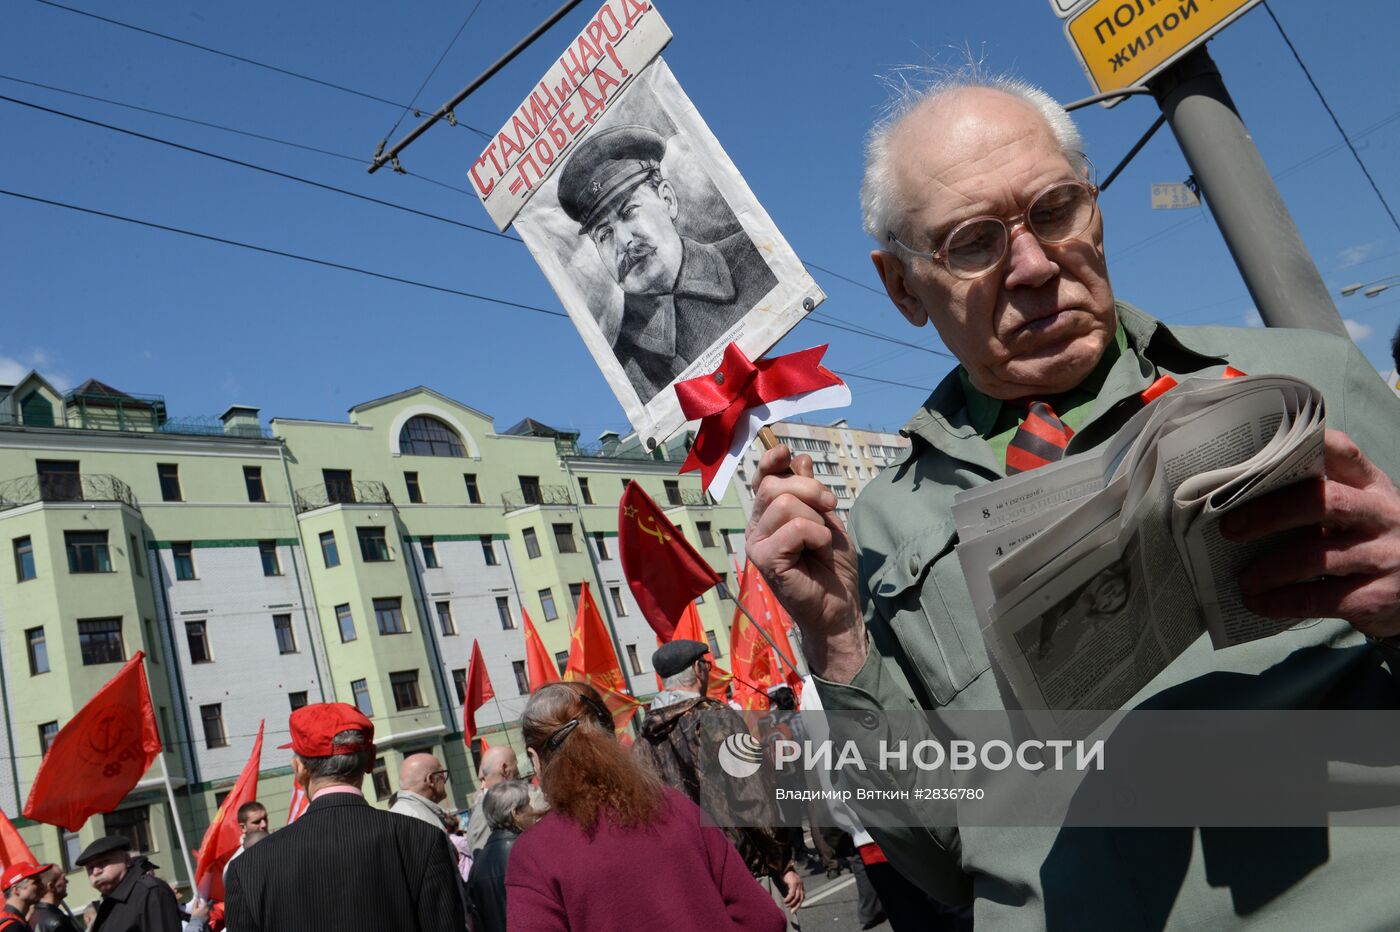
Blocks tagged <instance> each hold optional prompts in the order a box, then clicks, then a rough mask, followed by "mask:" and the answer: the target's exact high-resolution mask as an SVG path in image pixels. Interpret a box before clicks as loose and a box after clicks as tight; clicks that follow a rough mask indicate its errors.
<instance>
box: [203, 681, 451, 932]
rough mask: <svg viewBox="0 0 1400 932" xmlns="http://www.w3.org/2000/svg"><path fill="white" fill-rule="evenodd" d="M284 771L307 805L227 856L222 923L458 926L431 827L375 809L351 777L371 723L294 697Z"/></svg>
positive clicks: (266, 931)
mask: <svg viewBox="0 0 1400 932" xmlns="http://www.w3.org/2000/svg"><path fill="white" fill-rule="evenodd" d="M289 726H290V730H291V733H292V740H291V742H290V743H289V744H284V745H282V747H284V748H287V747H289V748H291V749H292V752H293V756H292V779H293V780H294V781H295V782H296V784H297V785H298V786H300V787H302V788H303V789H304V790H305V791H306V795H307V797H308V798H309V799H310V800H311V805H310V806H309V807H308V808H307V810H306V813H305V814H304V815H303V816H302V817H301V818H299V819H297V820H296V821H295V822H293V823H292V824H291V825H289V826H287V827H286V828H284V829H282V830H281V831H280V832H276V833H274V834H272V835H269V836H268V837H267V838H265V839H264V840H263V841H261V842H259V843H258V844H257V846H256V847H253V848H249V849H248V850H247V851H245V852H244V854H243V856H242V857H240V858H239V859H238V860H236V861H234V862H232V863H231V864H230V865H229V871H228V877H227V878H226V879H225V882H224V885H225V888H226V891H227V893H228V900H227V917H228V927H229V928H230V929H232V930H234V932H274V930H290V929H394V930H399V932H415V930H416V932H449V930H450V932H461V930H462V929H463V928H464V927H465V926H466V915H465V913H464V911H463V909H462V901H461V897H460V896H459V894H458V885H459V879H458V876H457V870H456V866H455V865H454V864H453V863H452V855H451V854H450V853H449V852H448V849H447V846H446V845H444V844H443V843H442V831H441V829H437V828H434V827H433V826H431V825H428V824H427V823H426V822H420V821H419V820H417V819H405V818H403V817H401V816H397V815H394V814H392V813H389V812H385V811H384V810H382V809H376V808H375V807H373V806H371V805H370V804H369V803H367V802H366V801H365V797H364V793H363V792H362V791H361V789H360V786H361V784H362V783H363V782H364V778H365V774H366V773H368V772H369V770H370V768H371V767H373V765H374V725H373V724H372V723H371V722H370V720H369V719H367V718H365V716H364V715H362V714H360V711H359V710H358V709H356V708H355V707H354V706H351V705H346V704H345V703H343V702H326V703H317V704H316V705H308V706H303V707H302V708H300V709H297V710H296V711H295V712H293V713H292V717H291V720H290V722H289Z"/></svg>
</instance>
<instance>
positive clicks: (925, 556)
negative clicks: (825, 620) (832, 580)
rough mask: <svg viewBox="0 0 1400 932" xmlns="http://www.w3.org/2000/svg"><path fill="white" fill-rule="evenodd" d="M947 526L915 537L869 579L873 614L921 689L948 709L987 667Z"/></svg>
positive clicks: (975, 617) (977, 628)
mask: <svg viewBox="0 0 1400 932" xmlns="http://www.w3.org/2000/svg"><path fill="white" fill-rule="evenodd" d="M957 542H958V538H957V534H956V532H954V531H952V530H950V529H949V528H948V527H946V526H945V527H940V528H938V529H936V530H933V531H929V532H927V533H926V534H924V535H923V536H921V537H916V538H913V539H911V540H909V541H907V542H906V543H905V544H904V546H902V547H900V548H899V550H898V551H896V552H895V554H894V555H893V556H892V557H890V558H889V559H888V560H887V561H886V562H885V565H884V567H882V568H881V570H880V572H879V573H878V574H876V576H875V577H874V578H873V579H872V580H871V584H870V592H871V596H872V598H873V599H874V602H875V609H876V613H877V615H878V616H879V617H880V618H883V619H885V620H886V621H887V622H888V624H889V625H890V628H891V630H892V632H893V634H894V636H895V638H896V639H897V640H898V642H899V643H900V645H901V646H902V647H903V648H904V652H905V654H906V655H907V656H908V658H909V661H910V663H912V665H913V667H914V669H915V670H916V671H917V672H918V674H919V676H920V678H921V679H922V680H923V683H924V688H925V690H926V691H927V692H928V693H929V695H931V696H932V697H933V699H934V700H935V701H936V702H937V703H938V704H939V705H940V706H943V705H947V704H948V703H949V702H951V701H952V699H953V697H954V696H956V695H957V694H958V693H959V692H961V691H962V689H963V688H964V687H965V686H967V684H969V683H971V682H972V681H973V680H975V679H976V678H977V677H978V676H980V675H981V674H982V673H983V672H984V671H986V669H987V668H988V666H990V663H989V661H988V659H987V651H986V648H985V647H984V646H983V643H982V633H981V631H980V630H979V627H978V623H977V615H976V613H975V612H974V611H973V608H972V596H971V595H970V594H969V593H968V591H967V582H966V581H965V580H964V579H963V574H962V567H961V566H960V565H959V564H958V557H957V554H956V553H955V552H954V551H953V547H954V545H956V544H957Z"/></svg>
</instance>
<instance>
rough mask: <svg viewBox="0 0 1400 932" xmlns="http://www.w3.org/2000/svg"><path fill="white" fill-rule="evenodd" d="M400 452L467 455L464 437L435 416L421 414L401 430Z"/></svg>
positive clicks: (409, 420) (420, 454)
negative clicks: (463, 443)
mask: <svg viewBox="0 0 1400 932" xmlns="http://www.w3.org/2000/svg"><path fill="white" fill-rule="evenodd" d="M399 452H400V453H406V454H409V455H413V456H466V455H467V454H466V452H465V451H464V450H463V449H462V438H461V437H458V436H457V432H456V431H454V430H453V429H452V428H450V427H448V426H447V425H446V424H444V423H443V422H442V421H439V420H438V419H437V418H435V417H429V416H428V415H426V414H419V415H416V416H414V417H411V418H409V419H408V421H407V422H405V423H404V425H403V430H401V431H399Z"/></svg>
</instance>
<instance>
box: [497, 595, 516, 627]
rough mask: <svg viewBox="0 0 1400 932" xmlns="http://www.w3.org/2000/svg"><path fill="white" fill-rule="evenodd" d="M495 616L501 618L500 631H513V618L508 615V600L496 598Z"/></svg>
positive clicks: (500, 596) (501, 596)
mask: <svg viewBox="0 0 1400 932" xmlns="http://www.w3.org/2000/svg"><path fill="white" fill-rule="evenodd" d="M496 614H497V615H500V616H501V630H502V631H512V630H514V629H515V616H514V615H512V614H511V613H510V599H508V598H507V597H505V596H503V595H498V596H496Z"/></svg>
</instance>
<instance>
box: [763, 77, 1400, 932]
mask: <svg viewBox="0 0 1400 932" xmlns="http://www.w3.org/2000/svg"><path fill="white" fill-rule="evenodd" d="M1082 148H1083V147H1082V143H1081V141H1080V138H1079V134H1078V132H1077V131H1076V130H1075V128H1074V124H1073V122H1072V121H1071V120H1070V118H1069V116H1068V115H1067V114H1066V113H1065V112H1064V110H1063V109H1062V108H1060V107H1059V106H1058V105H1057V104H1056V103H1055V102H1054V101H1053V100H1052V99H1051V98H1050V97H1049V96H1048V95H1046V94H1045V93H1044V92H1042V91H1040V90H1038V89H1036V88H1034V87H1031V86H1030V85H1028V84H1025V83H1024V82H1021V81H1018V80H1012V79H1006V78H1001V77H983V76H980V75H977V74H975V73H963V74H959V75H956V76H954V77H952V78H949V79H946V80H943V81H940V82H938V83H936V84H934V85H933V86H931V87H930V88H928V89H926V90H924V91H911V92H910V93H909V94H908V95H907V96H906V97H905V98H904V99H903V100H902V101H900V102H899V104H898V105H897V106H896V107H895V108H894V109H893V111H892V112H891V114H890V116H889V117H888V118H887V119H885V120H882V121H881V122H880V123H879V124H878V125H877V126H876V127H875V128H874V130H873V131H872V133H871V135H870V138H869V143H868V148H867V162H866V173H865V181H864V185H863V187H862V191H861V202H862V207H863V211H864V220H865V227H866V231H867V232H868V233H869V234H870V235H871V236H872V237H873V238H874V240H875V243H876V248H875V250H874V251H873V253H872V260H873V262H874V264H875V268H876V271H877V272H878V273H879V275H880V278H881V280H882V282H883V283H884V286H885V290H886V291H887V292H888V294H889V297H890V300H891V301H892V302H893V304H894V305H895V307H896V308H897V309H898V310H899V312H900V314H901V315H902V316H903V317H904V318H905V319H906V320H907V321H908V322H909V323H910V324H913V325H914V326H919V327H921V326H923V325H925V324H928V323H932V324H933V325H934V327H935V329H936V330H937V331H938V335H939V337H940V338H941V339H942V341H943V343H944V344H945V345H946V346H947V347H948V348H949V349H950V350H952V352H953V353H954V354H955V355H956V356H957V359H958V363H959V365H958V366H957V367H956V368H955V369H954V371H953V372H951V373H949V374H948V376H947V377H946V378H944V379H943V380H942V382H941V383H940V384H939V385H938V386H937V388H935V389H934V391H933V394H932V395H931V396H930V397H929V399H928V400H927V401H926V402H925V403H924V404H923V405H922V406H921V407H920V409H919V410H918V411H917V412H916V413H915V414H914V417H913V419H912V420H910V421H909V423H908V424H907V425H906V426H905V428H904V434H905V435H906V436H908V437H909V438H910V439H911V441H912V446H911V450H910V452H909V454H908V455H907V456H906V458H905V459H904V461H903V462H901V463H899V464H897V465H895V466H893V467H891V468H889V469H886V470H885V471H884V472H883V473H882V474H881V475H880V477H879V478H878V479H877V480H876V481H875V482H874V483H872V484H871V485H870V486H869V487H867V489H866V490H865V491H864V492H863V493H862V495H861V497H860V499H859V500H858V501H857V503H856V505H855V508H854V511H853V514H852V524H851V527H850V528H849V529H848V528H847V527H846V526H845V525H843V523H842V521H841V520H840V518H839V517H837V516H836V513H835V508H836V504H837V503H836V500H835V498H834V497H833V496H832V495H831V493H830V492H829V491H828V490H827V489H826V487H825V486H824V485H822V484H821V483H820V482H819V481H817V480H816V479H815V478H814V477H813V474H812V464H811V460H810V458H808V457H805V456H797V457H794V456H792V454H791V453H790V452H789V451H788V450H787V449H786V448H784V447H778V448H776V449H773V450H770V451H768V452H767V453H766V454H765V455H764V457H763V460H762V462H761V464H760V469H759V471H758V473H757V476H756V478H755V500H754V508H753V514H752V519H751V523H750V525H749V528H748V534H747V538H746V543H747V550H748V554H749V557H750V559H752V560H753V561H754V562H755V564H756V565H757V566H758V567H759V568H760V569H761V570H762V572H763V573H764V575H765V576H766V577H767V578H768V580H769V582H770V583H771V584H772V586H773V590H774V592H775V593H776V594H777V595H778V597H779V599H780V600H781V601H782V602H783V604H784V606H785V607H786V608H787V610H788V611H789V612H790V613H791V615H792V617H793V618H794V620H796V622H797V623H798V624H799V626H800V627H801V630H802V634H803V638H802V642H803V650H804V652H805V654H806V656H807V659H808V662H809V664H810V665H811V668H812V670H813V672H814V673H815V674H816V676H817V688H818V690H819V691H820V694H821V697H822V702H823V704H824V705H825V707H826V708H827V709H829V710H853V711H858V712H860V713H861V715H860V716H857V718H859V719H862V720H864V721H865V722H867V723H868V726H867V727H868V728H869V730H870V734H872V735H874V734H877V733H879V731H880V724H879V723H880V721H881V720H882V719H881V717H880V716H879V715H878V714H872V713H880V712H883V711H886V710H889V711H896V710H903V711H906V712H909V711H917V710H920V709H924V710H933V709H949V710H985V709H991V710H999V709H1001V708H1002V707H1003V699H1002V695H1001V692H1000V690H999V689H998V687H997V684H996V682H995V679H994V676H993V674H992V673H991V672H990V666H991V665H990V662H989V659H988V656H987V651H986V649H985V647H984V645H983V642H982V637H981V632H980V630H979V625H978V621H977V615H976V612H975V610H974V606H973V603H972V596H971V595H970V594H969V589H968V585H967V581H966V580H965V579H964V577H963V574H962V571H961V569H960V567H959V563H958V560H957V557H956V554H955V552H954V548H955V546H956V545H957V543H958V536H957V531H956V528H955V526H954V523H953V520H952V517H951V515H950V506H951V503H952V499H953V496H954V495H955V494H956V493H957V492H958V491H959V490H961V489H965V488H970V487H973V486H977V485H981V484H984V483H987V482H992V481H995V480H996V479H999V478H1001V477H1003V476H1005V475H1008V474H1010V473H1014V472H1021V471H1027V470H1030V469H1033V468H1035V467H1036V466H1038V465H1043V464H1045V463H1046V462H1051V461H1054V460H1055V459H1058V458H1059V457H1061V456H1063V455H1065V454H1072V453H1075V452H1078V451H1081V450H1089V449H1091V448H1093V447H1095V446H1098V445H1100V444H1102V443H1104V442H1105V441H1106V440H1107V439H1108V438H1110V437H1112V436H1113V435H1114V433H1115V432H1116V431H1117V430H1119V428H1121V427H1122V426H1123V424H1124V423H1125V422H1126V421H1127V419H1128V418H1130V417H1131V416H1132V415H1133V414H1134V413H1136V412H1137V411H1138V410H1140V409H1141V408H1142V405H1143V404H1144V403H1145V400H1144V398H1143V395H1142V393H1143V391H1144V390H1145V389H1147V388H1148V387H1149V386H1151V385H1153V384H1154V383H1155V382H1157V381H1158V380H1159V379H1161V378H1162V377H1164V376H1172V377H1174V378H1175V379H1178V380H1180V379H1184V378H1186V377H1188V376H1192V375H1199V376H1207V377H1211V376H1220V375H1222V374H1223V373H1224V372H1225V370H1226V368H1227V366H1233V367H1234V368H1235V369H1237V370H1240V371H1243V372H1246V373H1253V374H1263V373H1270V372H1284V373H1289V374H1292V375H1296V376H1298V377H1301V378H1304V379H1306V380H1307V381H1309V382H1311V383H1312V384H1313V385H1315V386H1316V387H1317V388H1318V389H1319V390H1320V391H1321V392H1322V393H1323V395H1324V396H1325V398H1326V400H1327V414H1328V421H1329V425H1330V427H1331V428H1334V429H1331V430H1329V431H1328V432H1327V436H1326V447H1325V456H1326V466H1327V477H1326V479H1319V480H1309V481H1306V482H1304V483H1300V484H1297V485H1294V486H1291V487H1288V488H1285V489H1283V490H1281V491H1279V492H1275V493H1273V494H1271V495H1268V496H1265V497H1263V498H1261V499H1259V500H1258V501H1256V502H1254V503H1251V504H1249V505H1247V506H1245V507H1243V508H1241V509H1239V510H1237V511H1236V512H1234V514H1233V516H1232V519H1230V520H1227V522H1226V523H1225V525H1224V532H1225V533H1226V535H1227V536H1230V537H1233V538H1236V539H1257V538H1263V537H1266V536H1269V535H1272V534H1275V533H1277V532H1280V531H1285V530H1293V531H1296V532H1297V533H1295V534H1293V535H1292V536H1290V537H1287V538H1282V539H1280V540H1279V541H1278V543H1277V545H1276V546H1274V547H1273V548H1272V550H1271V552H1270V553H1269V556H1268V558H1267V559H1266V560H1263V561H1261V562H1259V563H1257V564H1255V565H1253V566H1250V567H1248V568H1246V569H1245V570H1244V571H1243V574H1242V576H1241V577H1240V586H1241V591H1242V592H1243V593H1244V597H1245V600H1246V604H1247V605H1248V607H1249V608H1250V609H1251V610H1253V611H1254V612H1256V613H1258V614H1262V615H1268V616H1275V617H1285V618H1299V619H1313V620H1312V621H1309V622H1306V623H1304V624H1300V625H1298V626H1296V627H1294V628H1292V629H1290V630H1288V631H1286V632H1284V633H1282V634H1279V635H1277V636H1274V637H1269V638H1263V639H1261V640H1257V641H1254V642H1251V643H1248V644H1244V645H1239V646H1235V647H1231V648H1229V649H1228V650H1221V651H1215V650H1212V649H1211V645H1210V643H1209V639H1207V638H1204V637H1202V638H1198V639H1197V640H1196V641H1195V642H1194V643H1193V644H1192V645H1191V646H1190V647H1189V648H1188V649H1187V650H1186V651H1185V652H1184V653H1183V654H1182V655H1181V656H1179V657H1178V658H1177V659H1176V660H1175V661H1173V662H1172V663H1171V664H1170V665H1169V666H1168V667H1167V668H1166V669H1165V670H1164V671H1163V672H1162V673H1161V674H1159V675H1158V676H1157V677H1156V679H1154V680H1153V681H1152V682H1151V683H1149V684H1148V685H1147V686H1146V687H1145V688H1144V689H1143V690H1142V691H1141V692H1140V693H1139V694H1138V695H1137V696H1136V697H1134V698H1133V699H1132V700H1131V701H1130V702H1129V703H1128V704H1127V706H1126V707H1129V708H1132V707H1136V706H1138V705H1142V704H1144V703H1148V704H1151V705H1153V706H1155V707H1158V708H1195V709H1211V708H1227V709H1238V708H1272V709H1279V708H1283V709H1288V708H1302V709H1310V708H1328V707H1333V706H1337V707H1343V708H1346V707H1358V706H1359V707H1362V708H1375V707H1378V708H1396V707H1400V693H1397V690H1396V686H1395V683H1394V681H1393V680H1392V679H1391V675H1390V674H1389V673H1387V672H1386V671H1385V670H1384V668H1383V667H1382V666H1381V662H1382V661H1383V660H1387V661H1393V659H1394V657H1395V654H1394V653H1393V651H1392V648H1391V642H1390V641H1388V640H1387V639H1389V638H1393V637H1394V636H1396V635H1400V492H1397V490H1396V487H1395V484H1394V482H1393V481H1392V478H1391V477H1393V476H1396V475H1400V405H1396V404H1395V399H1394V397H1393V396H1391V395H1390V394H1389V392H1388V391H1387V390H1386V387H1385V385H1384V384H1383V383H1382V382H1381V380H1380V379H1378V378H1377V377H1376V373H1375V370H1374V368H1373V367H1372V366H1371V365H1370V364H1369V363H1368V362H1367V361H1366V360H1365V358H1364V357H1362V355H1361V354H1360V353H1359V352H1358V351H1357V349H1356V347H1355V346H1353V345H1352V344H1351V343H1349V342H1347V341H1345V340H1343V339H1339V338H1337V337H1332V336H1327V335H1323V334H1319V333H1314V332H1311V331H1303V330H1257V329H1255V330H1238V329H1230V328H1223V327H1177V326H1170V327H1169V326H1167V325H1166V324H1164V323H1162V322H1161V321H1159V320H1156V319H1154V318H1152V317H1150V316H1149V315H1148V314H1146V313H1144V312H1143V311H1140V310H1138V309H1137V308H1135V307H1133V306H1131V305H1129V304H1127V303H1125V302H1123V301H1121V300H1119V299H1118V298H1117V296H1116V295H1115V294H1114V290H1113V287H1112V285H1111V284H1110V281H1109V275H1108V263H1107V261H1106V259H1105V254H1104V218H1103V216H1102V215H1101V214H1100V212H1099V210H1098V190H1097V188H1096V187H1095V183H1094V176H1093V173H1092V170H1091V168H1090V166H1089V163H1088V160H1087V159H1086V158H1085V157H1084V156H1083V155H1082V153H1081V150H1082ZM885 727H886V728H888V727H889V726H888V724H886V726H885ZM1378 740H1380V741H1384V740H1386V739H1385V738H1384V737H1383V736H1378ZM911 812H912V815H911V817H910V818H909V819H908V820H907V821H906V822H905V823H904V824H903V825H902V826H900V825H893V826H891V825H885V826H882V827H879V828H876V827H873V826H872V828H871V833H872V835H874V836H875V839H876V841H877V842H879V844H880V847H881V848H882V849H883V850H884V851H885V853H886V854H887V855H888V856H889V858H890V860H891V861H892V862H893V863H894V864H895V866H896V867H898V868H899V870H900V871H901V872H903V873H904V874H905V875H906V876H908V877H909V878H911V879H913V880H914V881H916V882H918V883H919V884H920V885H921V886H922V887H924V889H926V890H928V891H929V892H930V893H932V894H934V895H935V896H937V897H938V898H939V899H942V900H944V901H946V902H954V903H957V902H970V901H975V915H976V923H977V926H978V927H979V928H980V927H984V926H985V927H987V928H995V929H998V930H1015V929H1046V928H1051V929H1076V930H1079V929H1115V930H1117V929H1143V930H1147V929H1151V930H1160V929H1211V930H1236V929H1245V928H1249V929H1256V928H1258V929H1264V928H1267V929H1271V930H1273V929H1279V928H1299V929H1319V928H1335V927H1337V926H1338V925H1339V924H1341V925H1345V926H1346V927H1347V928H1353V929H1355V928H1374V929H1381V928H1393V927H1394V925H1395V921H1396V920H1395V917H1396V916H1400V884H1394V883H1390V882H1386V881H1383V880H1380V879H1378V878H1377V875H1376V873H1375V871H1376V866H1377V865H1380V864H1389V863H1390V862H1391V861H1393V860H1394V854H1395V851H1396V849H1397V846H1398V845H1400V833H1397V832H1396V831H1394V830H1381V829H1358V828H1340V827H1332V828H1317V829H1272V830H1258V829H1253V830H1250V829H1240V830H1230V829H1202V830H1200V833H1199V840H1197V836H1196V835H1195V830H1193V829H1191V828H1163V829H1152V830H1149V829H1056V828H1034V829H1032V828H1005V827H989V826H977V825H972V824H937V823H934V824H926V823H925V822H923V821H921V820H920V818H919V817H918V813H917V811H914V810H911ZM969 821H970V820H969ZM1343 914H1344V915H1345V919H1342V918H1341V916H1342V915H1343Z"/></svg>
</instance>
